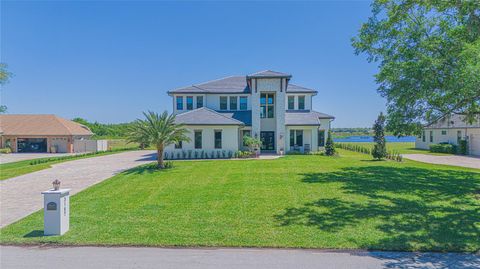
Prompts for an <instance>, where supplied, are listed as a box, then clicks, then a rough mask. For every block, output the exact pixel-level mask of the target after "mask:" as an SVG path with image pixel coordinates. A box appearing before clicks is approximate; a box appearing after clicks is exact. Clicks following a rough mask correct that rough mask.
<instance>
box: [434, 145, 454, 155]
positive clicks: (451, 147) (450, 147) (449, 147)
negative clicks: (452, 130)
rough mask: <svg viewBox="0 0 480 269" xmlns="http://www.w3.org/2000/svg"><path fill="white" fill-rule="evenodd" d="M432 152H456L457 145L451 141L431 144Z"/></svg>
mask: <svg viewBox="0 0 480 269" xmlns="http://www.w3.org/2000/svg"><path fill="white" fill-rule="evenodd" d="M430 152H436V153H450V154H455V153H457V146H456V145H453V144H449V143H440V144H431V145H430Z"/></svg>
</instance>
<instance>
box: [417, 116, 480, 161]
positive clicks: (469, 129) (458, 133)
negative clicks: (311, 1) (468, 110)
mask: <svg viewBox="0 0 480 269" xmlns="http://www.w3.org/2000/svg"><path fill="white" fill-rule="evenodd" d="M460 140H467V141H468V148H469V154H470V155H477V156H480V116H479V117H478V118H477V120H476V121H475V122H473V123H471V124H470V123H468V122H465V117H464V116H462V115H458V114H454V115H451V116H448V117H445V118H443V119H441V120H439V121H438V122H436V123H433V124H430V125H428V126H426V127H425V128H424V130H423V132H422V135H421V136H419V137H417V139H416V141H415V147H416V148H419V149H429V147H430V145H431V144H439V143H450V144H454V145H458V143H459V142H458V141H460Z"/></svg>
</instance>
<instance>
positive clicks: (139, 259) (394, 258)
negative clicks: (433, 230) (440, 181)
mask: <svg viewBox="0 0 480 269" xmlns="http://www.w3.org/2000/svg"><path fill="white" fill-rule="evenodd" d="M0 253H1V254H0V258H1V260H0V267H1V268H2V269H7V268H38V269H42V268H48V269H55V268H68V269H77V268H78V269H80V268H82V269H83V268H118V269H123V268H162V269H164V268H165V269H168V268H200V269H206V268H208V269H211V268H232V269H239V268H249V269H251V268H262V269H263V268H280V269H281V268H299V269H309V268H315V269H319V268H340V269H341V268H359V269H361V268H369V269H370V268H452V269H458V268H480V257H479V256H478V255H474V254H458V253H447V254H442V253H411V252H367V251H352V252H335V251H320V250H318V251H317V250H294V249H246V248H237V249H228V248H220V249H168V248H132V247H53V248H52V247H12V246H1V247H0Z"/></svg>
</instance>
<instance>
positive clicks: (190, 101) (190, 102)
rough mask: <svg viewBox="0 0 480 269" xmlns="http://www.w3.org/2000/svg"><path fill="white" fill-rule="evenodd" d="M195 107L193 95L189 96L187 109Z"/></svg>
mask: <svg viewBox="0 0 480 269" xmlns="http://www.w3.org/2000/svg"><path fill="white" fill-rule="evenodd" d="M192 109H193V96H187V110H192Z"/></svg>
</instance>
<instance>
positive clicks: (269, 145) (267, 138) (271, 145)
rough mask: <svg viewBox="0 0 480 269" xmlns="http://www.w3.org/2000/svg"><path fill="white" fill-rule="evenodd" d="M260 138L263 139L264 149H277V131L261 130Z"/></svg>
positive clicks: (262, 148)
mask: <svg viewBox="0 0 480 269" xmlns="http://www.w3.org/2000/svg"><path fill="white" fill-rule="evenodd" d="M260 140H261V141H262V147H261V148H260V149H261V150H262V151H275V132H272V131H268V132H260Z"/></svg>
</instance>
